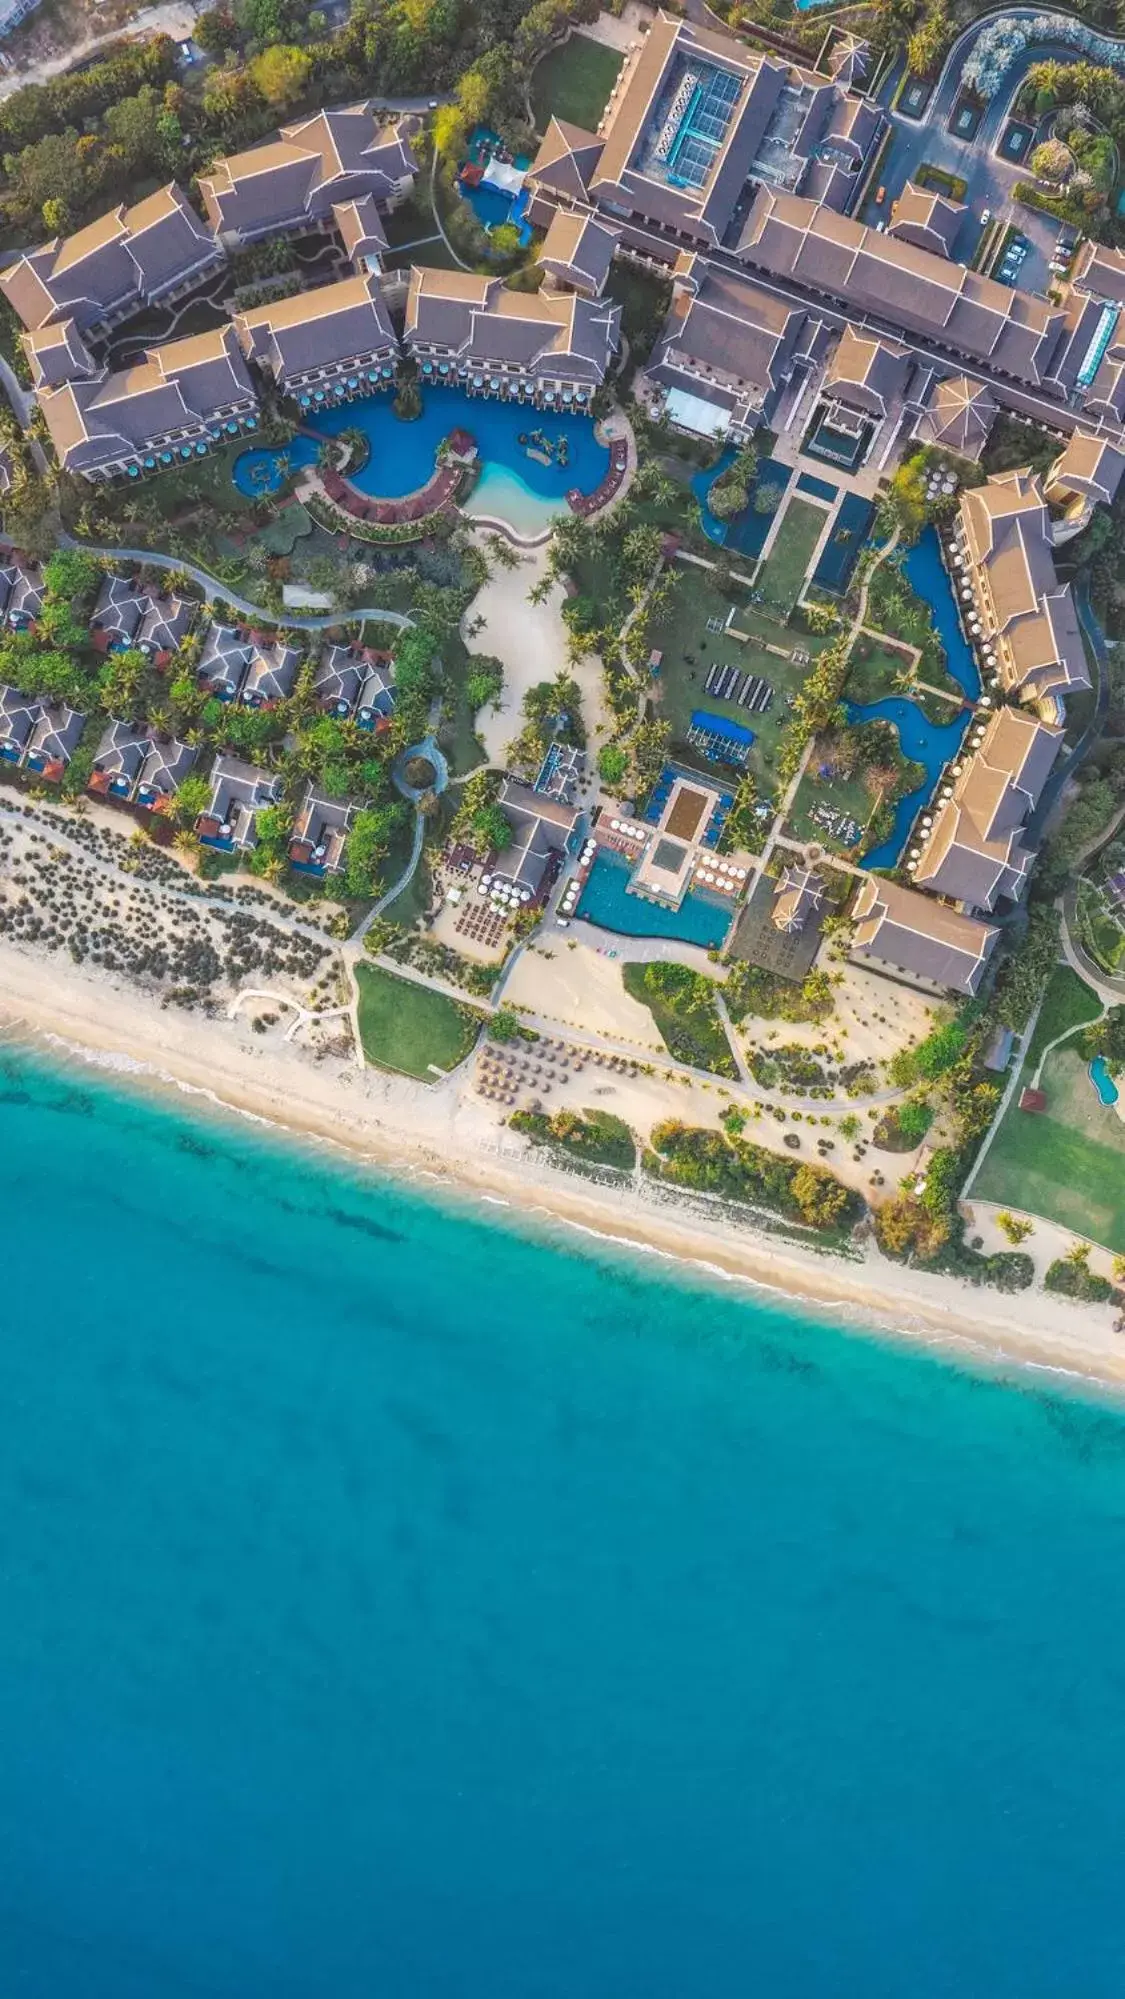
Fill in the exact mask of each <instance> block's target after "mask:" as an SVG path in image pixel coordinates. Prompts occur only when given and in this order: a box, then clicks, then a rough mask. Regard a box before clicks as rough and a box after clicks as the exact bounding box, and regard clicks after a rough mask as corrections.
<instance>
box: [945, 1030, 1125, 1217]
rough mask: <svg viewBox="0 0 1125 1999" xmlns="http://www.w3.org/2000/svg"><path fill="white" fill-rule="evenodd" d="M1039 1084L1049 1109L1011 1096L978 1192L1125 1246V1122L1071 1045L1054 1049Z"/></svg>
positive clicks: (984, 1197)
mask: <svg viewBox="0 0 1125 1999" xmlns="http://www.w3.org/2000/svg"><path fill="white" fill-rule="evenodd" d="M1025 1074H1026V1071H1025ZM1041 1088H1042V1089H1043V1091H1044V1093H1045V1095H1046V1098H1047V1109H1046V1110H1045V1111H1041V1112H1032V1111H1021V1110H1019V1109H1018V1108H1017V1102H1018V1099H1017V1097H1015V1096H1014V1097H1013V1099H1012V1102H1011V1103H1010V1105H1009V1106H1008V1110H1007V1112H1006V1113H1005V1116H1004V1120H1003V1123H1002V1124H1001V1126H1000V1129H999V1131H998V1132H997V1134H996V1136H995V1138H994V1139H993V1141H992V1145H991V1147H990V1148H989V1151H988V1153H987V1155H986V1157H985V1161H984V1164H983V1166H982V1167H981V1170H980V1174H979V1176H978V1178H977V1180H976V1182H975V1184H974V1187H973V1194H974V1195H975V1196H977V1197H979V1199H980V1200H982V1201H998V1202H1000V1203H1001V1204H1002V1205H1003V1206H1005V1207H1012V1208H1020V1209H1024V1210H1026V1211H1027V1212H1028V1213H1029V1214H1033V1215H1042V1216H1043V1217H1044V1219H1045V1220H1047V1221H1052V1222H1058V1223H1060V1224H1061V1226H1062V1227H1063V1228H1067V1229H1073V1230H1074V1231H1075V1233H1076V1234H1078V1235H1084V1236H1089V1237H1090V1239H1091V1240H1092V1241H1093V1242H1096V1243H1101V1244H1102V1245H1103V1246H1104V1247H1105V1248H1106V1249H1109V1250H1112V1251H1114V1252H1115V1253H1120V1252H1125V1123H1123V1122H1122V1120H1121V1119H1120V1118H1119V1117H1118V1116H1117V1113H1116V1111H1114V1110H1111V1109H1109V1108H1108V1107H1107V1106H1106V1105H1104V1104H1100V1103H1099V1102H1098V1098H1097V1092H1096V1091H1095V1089H1094V1086H1093V1084H1092V1083H1091V1081H1090V1078H1089V1076H1088V1074H1087V1070H1086V1063H1085V1062H1084V1061H1083V1059H1082V1057H1081V1056H1080V1055H1079V1054H1077V1052H1076V1051H1075V1050H1074V1049H1073V1048H1069V1047H1065V1046H1064V1047H1062V1048H1057V1049H1056V1050H1055V1052H1054V1053H1053V1054H1052V1055H1048V1057H1047V1060H1046V1062H1045V1064H1044V1067H1043V1077H1042V1082H1041Z"/></svg>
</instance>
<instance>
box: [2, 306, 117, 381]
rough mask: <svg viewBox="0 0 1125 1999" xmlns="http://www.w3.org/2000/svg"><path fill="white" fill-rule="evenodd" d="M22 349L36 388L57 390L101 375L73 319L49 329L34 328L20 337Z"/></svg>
mask: <svg viewBox="0 0 1125 1999" xmlns="http://www.w3.org/2000/svg"><path fill="white" fill-rule="evenodd" d="M20 346H21V347H22V348H23V351H24V354H25V355H26V356H27V363H28V366H29V368H30V370H31V380H32V385H33V387H34V388H35V391H36V393H37V394H38V393H39V391H40V390H42V389H57V388H60V387H61V386H62V384H63V383H64V382H77V381H79V380H80V379H81V378H83V377H85V378H86V379H87V380H89V379H91V378H92V377H93V376H94V375H96V374H97V372H98V364H97V362H96V361H95V359H94V357H93V355H92V354H91V352H90V349H89V348H88V347H87V345H86V342H85V341H84V340H83V338H82V335H81V333H80V332H79V331H78V325H77V322H76V321H75V320H73V319H55V320H52V321H51V323H50V325H49V326H35V327H32V329H31V331H30V332H28V333H21V334H20Z"/></svg>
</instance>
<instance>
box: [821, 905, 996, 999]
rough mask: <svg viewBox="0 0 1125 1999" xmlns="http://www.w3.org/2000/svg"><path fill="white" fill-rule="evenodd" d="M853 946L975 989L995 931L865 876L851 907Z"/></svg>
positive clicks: (951, 985)
mask: <svg viewBox="0 0 1125 1999" xmlns="http://www.w3.org/2000/svg"><path fill="white" fill-rule="evenodd" d="M852 916H853V919H854V922H855V931H854V936H853V948H854V949H855V951H856V952H857V953H858V954H859V955H860V956H861V957H864V958H868V959H873V960H874V961H875V962H876V963H878V964H882V965H886V966H887V967H888V969H890V970H892V971H899V972H904V973H906V974H908V975H909V976H911V977H913V978H916V979H922V980H924V981H925V982H926V983H927V984H928V985H931V986H939V987H942V988H943V989H945V990H947V991H950V992H960V993H975V992H976V990H977V987H978V986H979V984H980V981H981V977H982V975H983V973H984V968H985V965H986V964H987V962H988V960H989V958H990V957H991V955H992V952H993V951H994V950H995V948H996V940H997V938H998V937H999V935H1000V932H999V931H998V930H997V929H995V928H994V927H993V926H992V925H990V924H986V923H978V922H977V921H976V919H975V917H971V916H962V915H960V914H959V912H958V911H957V910H955V909H949V908H948V907H947V906H946V905H945V904H944V903H942V902H937V901H935V900H934V899H933V898H932V897H930V896H927V895H920V894H919V893H918V892H917V890H915V889H909V888H900V887H899V886H898V884H897V883H896V882H891V881H886V880H884V879H883V878H882V877H878V878H877V877H875V876H871V877H870V878H869V879H868V880H867V881H865V882H864V883H863V885H862V887H861V888H860V891H859V894H858V896H857V897H856V901H855V906H854V908H853V910H852Z"/></svg>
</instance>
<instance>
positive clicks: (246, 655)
mask: <svg viewBox="0 0 1125 1999" xmlns="http://www.w3.org/2000/svg"><path fill="white" fill-rule="evenodd" d="M300 664H301V653H300V652H299V650H298V648H297V647H296V646H288V645H285V644H284V642H283V641H282V640H281V639H270V638H267V636H266V634H265V633H264V632H246V631H243V630H242V628H241V626H237V625H220V624H213V625H212V626H211V627H210V629H209V630H208V632H207V636H206V638H205V639H204V641H203V650H202V652H201V653H200V656H199V665H198V666H197V668H196V673H197V675H198V678H199V680H200V681H201V683H202V684H203V686H205V687H206V688H207V691H208V693H210V694H213V695H214V696H215V697H216V698H217V699H218V700H219V701H241V702H242V703H243V704H244V706H245V707H247V708H268V707H270V706H271V705H272V704H273V703H274V702H277V701H284V700H286V699H287V698H288V696H289V695H290V694H292V692H293V689H294V687H295V686H296V684H297V670H298V668H299V666H300Z"/></svg>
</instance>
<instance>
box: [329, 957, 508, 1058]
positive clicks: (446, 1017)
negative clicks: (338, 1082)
mask: <svg viewBox="0 0 1125 1999" xmlns="http://www.w3.org/2000/svg"><path fill="white" fill-rule="evenodd" d="M356 978H357V980H358V982H359V1034H360V1040H361V1041H362V1043H363V1052H364V1055H365V1056H366V1058H367V1060H368V1061H369V1062H374V1063H376V1064H377V1065H378V1067H379V1068H380V1069H398V1070H399V1071H401V1073H402V1074H403V1075H405V1076H418V1077H420V1078H421V1080H422V1081H423V1082H424V1083H432V1082H434V1081H436V1077H435V1075H434V1071H435V1070H440V1071H441V1072H442V1073H444V1072H445V1071H446V1070H447V1069H452V1068H453V1067H454V1066H455V1065H456V1064H457V1063H458V1062H460V1061H463V1059H464V1057H465V1056H466V1055H467V1054H468V1052H469V1050H470V1048H471V1047H472V1045H473V1043H474V1041H475V1040H476V1038H477V1035H478V1033H479V1031H480V1024H481V1019H482V1017H483V1016H482V1015H481V1014H479V1013H477V1012H476V1010H475V1009H474V1008H473V1007H468V1006H462V1005H461V1004H460V1003H459V1002H458V1001H456V1000H451V999H447V998H446V996H445V994H444V993H434V992H430V991H429V989H428V988H427V987H426V986H418V985H415V984H414V982H413V980H410V979H399V978H396V976H395V974H394V973H393V972H385V971H383V969H382V967H381V966H379V965H357V966H356Z"/></svg>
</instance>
